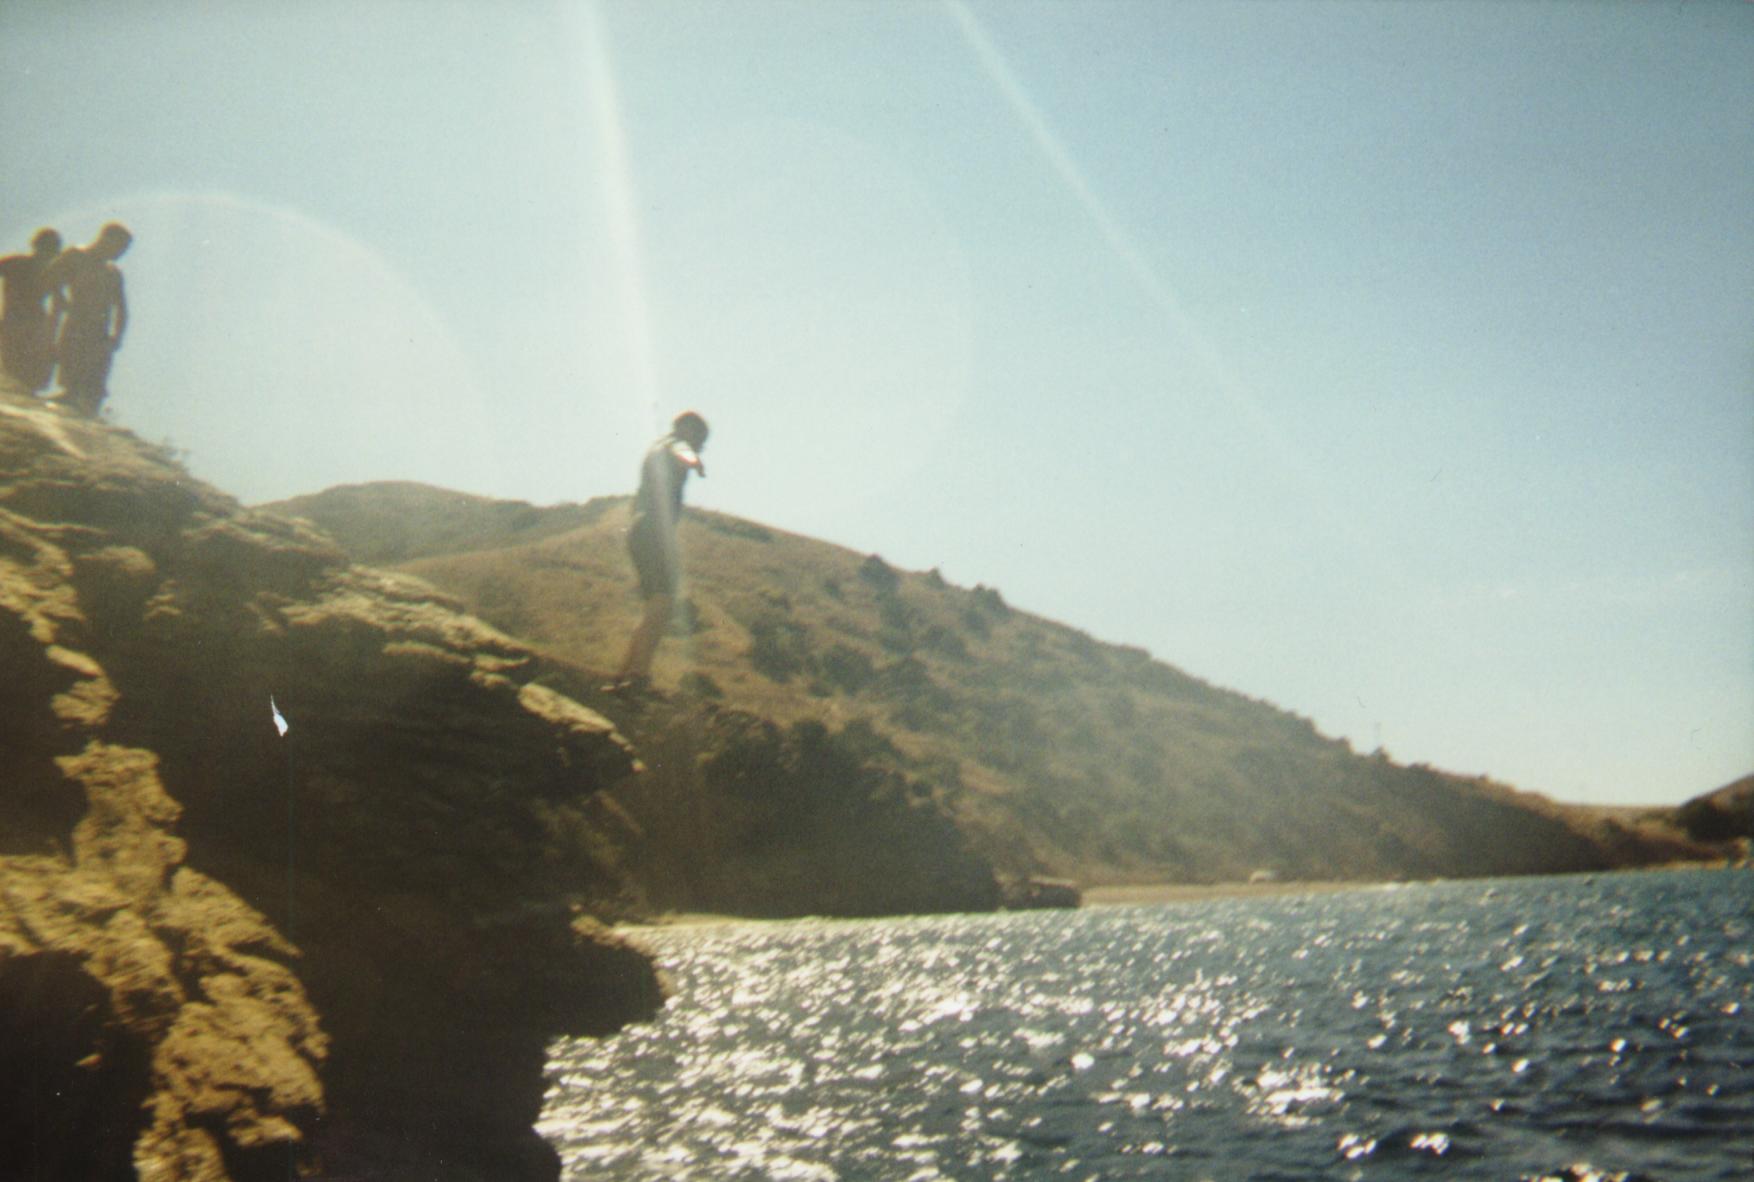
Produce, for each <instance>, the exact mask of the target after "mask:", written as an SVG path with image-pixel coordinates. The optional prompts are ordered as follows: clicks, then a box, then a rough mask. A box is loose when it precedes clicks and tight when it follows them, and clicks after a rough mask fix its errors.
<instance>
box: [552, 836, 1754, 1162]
mask: <svg viewBox="0 0 1754 1182" xmlns="http://www.w3.org/2000/svg"><path fill="white" fill-rule="evenodd" d="M646 942H647V943H649V944H650V945H651V946H652V947H653V948H654V949H655V950H656V952H657V953H658V956H659V960H660V963H661V964H662V965H663V967H664V968H665V969H666V971H667V972H668V973H669V974H670V975H671V977H672V979H673V983H674V987H675V996H674V999H673V1000H672V1001H671V1002H670V1004H669V1006H668V1007H667V1008H666V1010H665V1011H664V1013H663V1014H662V1016H661V1017H660V1018H659V1019H657V1020H656V1021H653V1022H651V1023H647V1024H642V1025H639V1026H635V1027H632V1028H629V1029H628V1030H625V1031H623V1032H622V1033H620V1034H618V1035H616V1036H615V1037H613V1038H610V1039H607V1040H601V1041H596V1040H568V1041H564V1042H562V1043H559V1044H557V1045H556V1047H555V1048H554V1052H553V1055H552V1057H551V1063H550V1072H551V1076H552V1087H551V1091H550V1093H549V1100H548V1105H547V1108H546V1111H545V1114H544V1118H543V1123H542V1125H541V1128H542V1131H543V1133H544V1135H545V1136H547V1137H548V1138H549V1140H550V1141H551V1142H552V1143H553V1144H554V1145H555V1146H556V1147H557V1148H558V1149H559V1151H560V1153H561V1155H562V1158H563V1161H564V1162H565V1171H566V1172H565V1176H566V1178H567V1179H569V1180H579V1182H582V1180H584V1179H604V1178H607V1179H691V1180H692V1179H751V1180H756V1179H760V1180H763V1182H766V1180H797V1182H818V1180H821V1182H827V1180H830V1179H849V1180H850V1179H883V1180H888V1179H894V1180H896V1182H909V1180H912V1182H928V1180H932V1179H1035V1178H1043V1179H1060V1178H1066V1179H1080V1180H1081V1179H1104V1180H1106V1179H1128V1178H1153V1179H1193V1180H1198V1179H1213V1180H1214V1182H1226V1180H1232V1179H1286V1180H1292V1179H1325V1178H1336V1179H1366V1178H1370V1179H1375V1178H1380V1179H1384V1180H1388V1179H1398V1178H1444V1179H1546V1178H1554V1179H1564V1180H1565V1182H1578V1180H1581V1179H1586V1178H1587V1179H1599V1180H1603V1182H1607V1180H1615V1179H1619V1180H1624V1182H1631V1180H1634V1179H1642V1180H1663V1182H1681V1180H1691V1179H1725V1180H1728V1179H1737V1180H1742V1182H1746V1180H1747V1179H1750V1178H1754V872H1748V871H1729V870H1725V871H1687V872H1674V873H1653V874H1622V875H1603V876H1599V877H1588V878H1583V877H1579V878H1546V879H1522V880H1499V881H1492V882H1467V883H1440V884H1431V885H1415V886H1403V887H1394V888H1383V889H1372V890H1361V891H1348V892H1342V893H1337V894H1327V895H1312V896H1303V897H1280V898H1270V899H1260V898H1257V899H1251V900H1228V901H1214V902H1208V903H1199V904H1177V905H1172V906H1160V907H1104V908H1090V909H1086V910H1082V911H1077V912H1035V913H1018V914H1007V915H996V916H955V917H939V918H914V919H894V920H878V921H859V922H822V921H803V922H795V923H770V924H733V925H724V926H715V927H703V928H692V929H669V930H663V931H659V932H656V933H654V934H653V935H652V936H651V937H650V938H649V940H647V941H646Z"/></svg>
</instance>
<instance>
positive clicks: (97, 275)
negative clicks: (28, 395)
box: [48, 222, 134, 416]
mask: <svg viewBox="0 0 1754 1182" xmlns="http://www.w3.org/2000/svg"><path fill="white" fill-rule="evenodd" d="M133 241H134V235H132V234H130V233H129V232H128V228H127V227H126V226H124V225H122V223H120V222H111V223H110V224H109V225H107V226H105V227H104V228H103V229H102V230H101V231H99V232H98V236H97V238H96V240H95V241H93V242H92V244H91V245H90V246H83V247H81V246H76V247H74V248H73V249H71V250H68V251H65V252H63V253H62V255H61V257H60V258H58V259H56V260H55V261H54V262H53V263H52V264H50V266H49V272H48V282H49V287H50V290H51V291H53V292H54V294H55V316H56V319H57V321H58V323H59V327H60V339H59V341H58V343H57V346H56V359H57V360H58V361H59V362H60V363H61V399H62V401H63V402H64V403H65V404H66V405H67V406H69V407H71V408H73V409H74V410H77V411H79V412H80V413H82V414H87V415H94V416H95V415H96V414H97V412H98V408H99V407H101V406H102V405H103V402H104V398H105V397H107V396H108V394H109V389H108V383H109V380H110V362H111V360H112V359H113V358H114V357H115V355H116V350H117V349H119V348H121V347H122V334H123V333H124V332H126V331H127V330H128V301H127V298H126V297H125V296H124V295H123V292H122V269H121V268H120V267H118V266H116V260H117V259H119V258H121V257H122V255H123V254H124V253H125V252H126V251H127V249H128V244H129V243H131V242H133Z"/></svg>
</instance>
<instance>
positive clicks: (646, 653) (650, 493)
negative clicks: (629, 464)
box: [605, 410, 707, 693]
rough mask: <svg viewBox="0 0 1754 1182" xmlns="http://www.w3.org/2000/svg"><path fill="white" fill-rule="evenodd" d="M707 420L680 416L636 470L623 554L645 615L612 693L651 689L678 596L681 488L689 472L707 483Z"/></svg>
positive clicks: (685, 414) (630, 641)
mask: <svg viewBox="0 0 1754 1182" xmlns="http://www.w3.org/2000/svg"><path fill="white" fill-rule="evenodd" d="M706 437H707V425H706V420H705V419H703V418H701V417H700V416H699V415H697V414H695V413H694V412H693V411H691V410H690V411H684V412H683V413H681V414H679V415H677V416H676V419H675V421H674V422H673V423H671V424H670V433H669V434H668V435H665V436H664V437H663V438H661V439H659V440H658V441H657V442H656V443H654V444H652V446H651V448H650V449H649V450H647V452H646V458H645V461H644V462H643V463H642V464H641V465H640V473H639V492H638V493H636V494H635V495H634V498H633V521H632V523H631V524H630V525H629V527H628V531H627V549H628V553H629V554H630V555H632V557H633V569H634V572H635V574H637V575H638V576H639V592H640V598H641V599H642V600H643V601H644V603H645V606H644V610H643V612H642V614H641V616H640V621H639V624H638V626H637V627H635V628H634V630H633V635H632V636H631V637H630V638H629V639H628V642H627V655H626V656H625V657H623V658H622V661H621V669H620V670H619V671H618V672H617V673H616V675H615V680H614V681H613V682H611V683H610V684H609V685H608V686H606V687H605V688H606V689H608V690H609V691H610V692H612V693H625V692H629V691H635V692H637V691H639V690H643V689H645V688H647V687H648V686H649V685H650V684H651V672H652V658H653V657H655V656H656V655H657V652H658V642H659V641H661V640H662V639H663V638H664V630H665V628H667V627H668V626H669V623H670V613H671V612H672V611H674V610H675V607H676V599H677V597H678V596H679V595H680V594H681V591H682V548H681V546H680V545H678V543H677V541H676V522H677V519H678V518H680V517H681V516H682V486H683V485H684V484H686V483H687V481H688V474H689V473H690V472H698V473H700V475H701V478H702V479H705V477H706V465H705V464H703V463H702V462H701V458H700V453H701V450H702V449H703V448H705V447H706Z"/></svg>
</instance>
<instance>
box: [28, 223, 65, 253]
mask: <svg viewBox="0 0 1754 1182" xmlns="http://www.w3.org/2000/svg"><path fill="white" fill-rule="evenodd" d="M30 248H31V251H32V252H33V253H35V254H38V255H42V256H43V257H45V258H52V257H53V256H55V255H58V254H60V253H61V234H60V232H59V231H57V230H52V229H50V228H49V227H48V226H44V227H43V228H42V229H40V230H38V231H37V232H36V233H35V234H32V235H31V237H30Z"/></svg>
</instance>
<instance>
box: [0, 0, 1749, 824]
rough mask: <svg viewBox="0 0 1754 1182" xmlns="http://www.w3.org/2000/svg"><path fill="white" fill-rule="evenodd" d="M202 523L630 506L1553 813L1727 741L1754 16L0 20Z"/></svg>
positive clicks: (803, 10)
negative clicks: (360, 499) (512, 503)
mask: <svg viewBox="0 0 1754 1182" xmlns="http://www.w3.org/2000/svg"><path fill="white" fill-rule="evenodd" d="M0 44H4V45H5V47H6V53H7V58H8V62H9V64H8V67H7V69H6V71H5V72H4V75H3V76H0V110H3V111H4V112H5V118H6V119H7V121H8V126H7V129H6V133H5V137H4V146H3V147H0V152H3V153H4V156H3V160H4V167H3V170H0V232H3V233H4V239H3V241H0V245H3V246H4V248H5V249H7V250H12V249H21V248H23V247H24V245H25V243H26V242H27V240H28V236H29V234H30V232H31V231H32V230H34V229H35V228H36V227H37V226H38V225H43V224H52V225H56V226H59V227H60V228H61V229H62V230H63V231H64V232H65V233H66V234H67V236H68V237H69V238H70V239H72V240H77V241H84V240H88V239H89V238H90V236H91V235H92V234H93V233H95V231H96V230H97V228H98V226H99V225H100V224H101V223H102V222H103V221H104V220H105V219H107V218H110V217H120V218H122V219H124V220H126V221H128V222H129V223H130V224H131V225H132V226H133V227H134V229H135V230H136V232H137V235H138V237H137V241H136V245H135V248H134V250H133V251H132V252H131V253H130V254H129V256H128V257H127V259H125V260H124V263H125V269H126V271H127V274H128V283H129V293H130V297H131V301H132V304H133V309H134V325H133V328H132V331H131V335H130V338H129V340H128V341H127V343H126V345H125V347H124V349H123V351H122V353H121V355H120V356H119V358H118V363H117V368H116V373H115V377H114V380H113V382H112V390H113V397H112V399H111V410H112V414H113V416H114V418H115V420H116V421H117V422H119V423H122V424H124V425H126V426H129V427H131V428H133V429H135V430H136V431H138V432H140V433H141V434H142V435H144V436H146V437H147V438H149V439H154V440H164V439H168V440H169V441H171V442H172V443H174V444H176V445H177V446H179V447H181V448H184V449H186V451H187V453H188V459H189V463H190V465H191V467H192V468H193V470H194V471H195V472H196V474H197V475H199V476H202V477H204V478H206V479H208V480H211V481H213V482H214V483H216V484H218V485H220V486H221V487H223V488H225V489H227V490H229V491H231V492H233V493H235V494H237V495H238V496H240V497H242V498H243V499H245V500H247V501H259V500H267V499H273V498H277V497H282V496H287V495H290V494H294V493H300V492H312V491H316V490H318V489H321V488H324V487H327V486H329V485H332V484H336V483H341V482H351V481H363V480H377V479H415V480H424V481H428V482H431V483H434V484H439V485H444V486H447V487H451V488H457V489H463V490H467V491H472V492H478V493H484V494H490V495H494V496H501V497H517V498H522V499H526V500H531V501H535V502H538V503H551V502H557V501H575V500H583V499H585V498H587V497H590V496H594V495H597V494H602V493H613V492H625V491H628V489H629V486H630V484H631V482H632V480H633V477H634V473H635V468H636V465H637V461H638V457H639V454H640V452H641V450H642V449H643V447H644V445H645V443H646V442H647V441H648V439H649V438H650V437H651V436H652V435H653V434H655V433H656V431H657V429H658V428H659V427H660V426H661V425H662V424H663V423H665V422H667V420H668V418H669V416H670V415H671V414H673V413H674V412H675V411H677V410H680V409H683V408H686V407H695V408H697V409H699V410H701V411H702V412H703V413H705V414H706V415H707V416H708V418H709V419H710V420H712V422H713V424H714V427H715V433H714V437H713V440H712V444H711V446H710V448H709V451H708V461H709V467H710V469H711V472H712V478H711V479H710V480H707V481H704V482H699V483H698V484H696V485H695V486H693V487H692V488H691V490H690V495H691V499H692V500H693V501H694V502H695V503H697V504H701V505H705V506H709V507H712V508H716V509H721V510H724V511H727V512H731V513H737V514H742V515H745V516H748V517H752V518H756V519H758V520H761V521H764V522H768V523H770V524H773V525H777V526H780V527H782V528H786V529H790V530H795V531H798V532H801V533H806V534H810V535H814V536H817V537H822V538H826V539H829V540H831V541H835V542H839V543H843V544H845V545H848V546H852V547H854V548H856V549H859V550H864V551H876V552H880V553H882V554H883V555H884V556H885V557H886V558H888V559H890V560H891V561H892V562H894V563H896V564H898V565H901V566H904V567H910V568H915V569H924V568H927V567H932V566H936V567H939V568H941V569H942V571H943V572H944V574H945V575H946V577H948V578H950V579H951V580H952V581H954V582H958V583H961V584H964V585H972V584H974V583H976V582H981V583H986V584H989V585H992V586H997V587H999V588H1000V589H1001V590H1002V591H1004V593H1005V594H1006V596H1007V597H1008V598H1009V599H1010V600H1011V601H1012V602H1014V603H1016V604H1018V605H1020V606H1022V607H1024V608H1026V609H1029V610H1032V611H1036V612H1039V613H1042V614H1044V615H1047V616H1050V617H1053V618H1056V619H1059V620H1063V621H1065V622H1067V623H1070V624H1073V625H1075V626H1078V627H1081V628H1084V629H1086V630H1088V631H1090V632H1092V633H1094V634H1095V635H1097V636H1098V637H1100V638H1102V639H1105V640H1111V641H1117V642H1125V643H1132V644H1139V645H1143V646H1145V647H1147V648H1149V649H1150V650H1151V651H1152V652H1153V653H1155V654H1156V655H1158V656H1159V657H1161V658H1163V659H1165V660H1167V661H1170V662H1171V663H1173V664H1176V665H1178V666H1180V667H1182V668H1184V669H1186V670H1188V671H1189V672H1191V673H1194V674H1195V675H1198V676H1201V677H1204V678H1206V679H1208V680H1210V681H1214V682H1216V683H1218V684H1221V685H1225V686H1229V687H1233V688H1236V689H1239V690H1241V691H1243V692H1245V693H1248V694H1251V695H1253V696H1256V697H1261V698H1265V699H1267V700H1270V701H1272V702H1274V703H1276V704H1278V705H1280V706H1283V707H1285V708H1288V709H1291V710H1295V711H1297V712H1298V713H1300V714H1304V715H1306V716H1309V717H1311V718H1313V719H1314V720H1315V722H1316V723H1317V725H1318V726H1319V727H1320V728H1321V729H1323V730H1324V731H1325V732H1327V733H1329V734H1335V735H1343V736H1346V737H1348V738H1349V739H1350V740H1351V741H1352V742H1353V745H1354V746H1355V747H1357V748H1359V749H1362V750H1369V749H1372V748H1375V747H1376V746H1377V745H1378V744H1379V743H1380V744H1381V745H1384V746H1386V747H1387V749H1388V750H1389V751H1390V753H1391V754H1393V755H1394V756H1395V757H1396V758H1398V759H1402V760H1407V761H1422V762H1430V763H1433V764H1436V765H1437V766H1440V767H1444V768H1449V769H1452V770H1455V771H1460V772H1466V773H1486V774H1490V775H1493V776H1495V777H1498V778H1500V779H1503V780H1507V781H1509V782H1511V783H1514V784H1516V785H1518V786H1519V787H1523V788H1529V789H1534V790H1538V791H1543V792H1546V793H1549V794H1551V795H1554V796H1556V797H1559V798H1561V799H1568V800H1589V801H1597V802H1632V803H1643V802H1664V801H1678V800H1681V799H1684V798H1686V797H1688V796H1691V795H1693V794H1695V793H1698V792H1701V791H1705V790H1708V789H1711V788H1714V787H1716V786H1718V785H1720V784H1722V783H1724V782H1727V781H1728V780H1730V779H1733V778H1735V777H1737V776H1740V775H1743V774H1746V773H1747V772H1749V771H1754V331H1751V329H1754V5H1749V4H1746V3H1740V2H1725V3H1698V2H1683V3H1664V4H1613V3H1606V4H1604V3H1594V2H1592V3H1580V4H1563V3H1539V2H1535V3H1484V2H1478V3H1444V2H1441V0H1431V2H1427V3H1417V4H1390V3H1341V2H1338V0H1336V2H1322V3H1294V2H1290V0H1286V2H1281V3H1212V4H1198V3H1158V2H1155V0H1146V2H1141V3H1080V4H1073V3H1063V2H1053V3H1028V2H1022V0H1006V2H1005V3H985V2H982V0H967V2H966V3H964V2H961V0H942V2H941V0H897V2H894V3H875V2H859V3H855V2H852V0H806V2H803V3H772V2H767V0H740V2H737V3H710V4H695V3H679V2H673V0H657V2H655V3H631V2H625V3H624V2H620V0H616V2H611V3H602V4H597V5H583V4H570V3H517V2H515V0H460V2H453V3H436V2H434V3H427V2H424V0H420V2H417V0H404V2H399V3H391V2H386V0H347V2H346V3H328V2H321V0H319V2H316V3H303V4H298V5H270V4H266V3H262V4H239V5H219V4H198V3H193V2H188V3H180V2H174V0H160V2H149V3H138V4H121V3H84V4H82V3H78V2H76V0H6V3H5V4H4V5H0Z"/></svg>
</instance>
